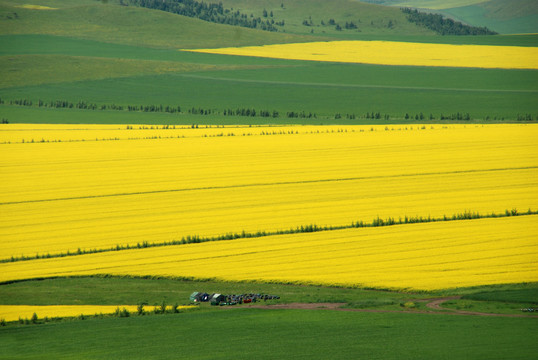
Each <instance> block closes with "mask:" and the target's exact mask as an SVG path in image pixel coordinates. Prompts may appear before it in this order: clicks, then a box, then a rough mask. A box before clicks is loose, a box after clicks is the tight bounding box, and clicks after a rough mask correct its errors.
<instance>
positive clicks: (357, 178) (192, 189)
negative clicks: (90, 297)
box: [0, 166, 538, 206]
mask: <svg viewBox="0 0 538 360" xmlns="http://www.w3.org/2000/svg"><path fill="white" fill-rule="evenodd" d="M529 169H538V166H526V167H513V168H499V169H476V170H474V169H473V170H455V171H445V172H426V173H414V174H395V175H380V176H358V177H349V178H336V179H316V180H299V181H281V182H267V183H253V184H237V185H226V186H207V187H192V188H180V189H165V190H149V191H137V192H127V193H115V194H101V195H87V196H73V197H65V198H55V199H35V200H23V201H9V202H3V203H0V206H2V205H13V204H27V203H38V202H48V201H66V200H82V199H95V198H107V197H115V196H133V195H147V194H161V193H172V192H183V191H201V190H221V189H238V188H249V187H258V186H275V185H294V184H312V183H326V182H338V181H357V180H372V179H394V178H402V177H413V176H435V175H450V174H469V173H487V172H498V171H514V170H529Z"/></svg>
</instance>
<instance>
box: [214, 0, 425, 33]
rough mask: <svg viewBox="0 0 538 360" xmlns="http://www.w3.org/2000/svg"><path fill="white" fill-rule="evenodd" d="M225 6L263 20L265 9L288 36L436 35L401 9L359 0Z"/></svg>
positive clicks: (272, 0) (230, 1)
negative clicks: (289, 34) (290, 34)
mask: <svg viewBox="0 0 538 360" xmlns="http://www.w3.org/2000/svg"><path fill="white" fill-rule="evenodd" d="M222 3H223V5H224V6H225V7H228V8H233V9H238V10H240V11H241V12H244V13H247V14H251V13H252V14H253V15H254V16H262V17H263V15H264V10H265V11H266V12H267V14H268V17H269V18H270V17H271V13H272V14H273V18H274V20H275V21H284V23H285V25H284V27H283V28H284V31H286V32H287V33H294V34H309V33H313V34H315V35H320V34H321V35H329V36H333V37H334V36H336V37H343V38H353V37H356V36H358V35H360V34H397V35H433V34H434V33H433V32H432V31H430V30H428V29H425V28H422V27H419V26H417V25H415V24H412V23H410V22H409V21H407V19H406V17H405V14H403V13H402V12H401V11H400V10H399V9H396V8H391V7H386V6H379V5H373V4H366V3H363V2H358V1H355V0H334V1H325V0H294V1H285V0H223V1H222ZM331 19H332V20H333V21H331ZM346 23H347V26H346ZM337 25H339V27H340V28H341V29H340V30H339V29H337ZM355 26H356V27H355Z"/></svg>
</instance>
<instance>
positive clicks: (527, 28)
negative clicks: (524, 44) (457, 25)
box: [443, 0, 538, 34]
mask: <svg viewBox="0 0 538 360" xmlns="http://www.w3.org/2000/svg"><path fill="white" fill-rule="evenodd" d="M443 12H444V13H446V14H449V15H451V16H453V17H454V18H457V19H460V20H461V21H464V22H466V23H468V24H472V25H475V26H487V27H488V28H490V29H493V30H495V31H497V32H499V33H501V34H524V33H537V32H538V2H536V1H534V0H491V1H487V2H483V3H480V4H475V5H469V6H462V7H454V8H449V9H444V10H443Z"/></svg>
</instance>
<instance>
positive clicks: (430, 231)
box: [0, 125, 538, 289]
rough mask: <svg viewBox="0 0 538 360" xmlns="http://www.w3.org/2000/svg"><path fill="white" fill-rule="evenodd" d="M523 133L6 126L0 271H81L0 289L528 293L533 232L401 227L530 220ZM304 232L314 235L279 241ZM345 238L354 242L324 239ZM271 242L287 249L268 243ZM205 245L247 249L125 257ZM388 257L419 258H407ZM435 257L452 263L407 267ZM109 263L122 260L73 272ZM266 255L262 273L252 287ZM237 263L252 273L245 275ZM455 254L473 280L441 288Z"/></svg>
mask: <svg viewBox="0 0 538 360" xmlns="http://www.w3.org/2000/svg"><path fill="white" fill-rule="evenodd" d="M536 132H537V127H536V126H535V125H490V126H482V125H450V126H441V125H428V126H424V125H420V126H410V125H409V126H406V125H396V126H341V127H338V126H332V127H323V126H288V127H276V126H272V127H271V126H263V127H207V128H204V127H201V128H200V127H199V128H192V127H190V128H187V127H179V126H178V127H177V128H173V127H172V128H170V127H168V128H167V129H166V128H164V129H163V128H162V127H161V128H157V127H154V128H153V129H151V127H150V126H147V127H145V129H144V128H141V127H140V126H139V127H138V128H137V127H136V126H133V129H131V127H130V126H129V129H127V128H126V127H123V126H122V127H118V126H103V125H100V126H89V125H83V126H73V125H65V126H61V127H51V126H46V125H42V126H34V125H27V126H20V125H6V126H5V127H4V128H3V131H2V134H1V139H2V141H3V142H4V143H3V144H1V145H0V146H2V147H4V149H5V150H4V151H5V153H6V154H8V156H6V157H4V158H3V160H2V168H3V174H4V176H5V183H4V186H3V188H2V194H1V196H2V200H3V201H2V203H1V204H0V207H1V208H2V212H3V216H2V220H1V226H0V228H1V236H2V238H3V240H4V241H3V242H2V244H1V248H0V254H1V256H0V258H1V259H3V260H5V261H8V260H10V259H11V258H13V259H14V260H17V259H19V258H20V257H24V258H35V257H36V256H37V257H49V256H52V257H56V256H64V255H66V254H68V253H69V254H79V255H77V256H75V257H68V258H55V259H49V260H43V259H41V260H30V261H22V262H14V263H4V264H1V265H0V268H2V270H3V271H2V278H1V280H2V281H9V280H16V279H29V278H36V277H52V276H66V275H87V274H107V273H110V274H121V275H162V276H176V277H182V276H187V277H194V278H209V277H219V278H222V279H225V280H265V281H284V282H288V281H289V282H307V283H308V282H309V283H321V284H339V285H347V286H369V287H390V288H415V289H432V288H436V289H439V288H446V287H451V286H456V285H458V284H459V285H462V284H466V285H480V284H489V283H506V282H521V281H535V280H536V279H537V273H536V269H535V268H534V267H533V265H532V257H533V256H535V255H536V254H535V252H536V249H535V247H534V246H535V244H533V240H532V237H533V234H534V233H535V230H533V226H534V225H535V224H536V220H535V216H529V215H524V216H522V217H521V218H519V217H517V218H515V217H509V218H505V219H496V218H490V219H482V220H465V221H446V222H445V221H443V222H435V223H429V224H416V225H411V224H405V223H407V222H416V221H418V219H421V220H420V221H428V222H429V221H432V219H433V220H451V219H452V217H453V216H455V217H454V219H455V220H457V219H460V218H466V217H465V216H464V215H462V214H465V213H467V214H469V215H468V216H470V214H472V213H477V214H479V215H478V216H476V217H481V216H488V217H489V216H498V215H502V216H505V213H506V212H507V211H508V214H511V215H513V214H518V213H526V212H528V210H536V209H537V208H538V198H537V197H536V196H535V195H534V194H537V193H538V192H537V191H536V188H537V186H538V183H537V182H536V179H537V176H536V175H537V173H536V171H537V168H538V166H537V165H538V153H537V152H536V148H535V146H534V139H535V137H536V135H537V134H536ZM32 140H33V142H32ZM515 209H517V210H515ZM513 211H515V212H513ZM458 214H459V215H458ZM491 214H494V215H491ZM470 217H472V216H470ZM376 219H380V220H383V221H385V222H386V223H388V224H389V225H390V224H391V221H392V222H402V223H404V224H402V225H397V226H391V227H387V228H379V227H374V228H359V227H362V226H366V225H374V226H377V225H380V224H379V223H376V221H378V220H376ZM391 219H392V220H391ZM413 219H415V220H413ZM378 222H379V221H378ZM359 224H360V225H359ZM308 226H310V230H305V229H307V228H308ZM313 226H315V227H316V228H315V229H314V230H317V229H318V227H319V229H320V230H326V231H321V232H316V233H315V234H295V235H293V234H292V233H294V232H303V231H305V232H308V231H311V230H312V227H313ZM301 227H303V228H302V229H301ZM305 227H306V228H305ZM346 227H348V228H351V227H357V228H352V229H348V230H339V231H336V230H335V228H346ZM469 227H470V228H469ZM282 231H284V232H286V233H288V235H278V236H269V235H275V234H278V233H281V232H282ZM470 233H476V234H477V235H474V236H473V237H472V239H469V234H470ZM481 233H482V235H479V234H481ZM226 234H230V237H226ZM233 234H236V235H233ZM507 234H512V236H510V237H506V235H507ZM267 236H269V237H267ZM447 236H448V238H449V239H451V240H450V242H449V243H443V241H445V239H446V237H447ZM211 237H213V238H215V240H217V239H221V238H222V239H226V238H234V237H243V238H244V239H243V240H241V241H239V240H234V241H233V242H231V243H228V242H223V243H212V244H205V245H203V246H202V245H196V244H191V245H180V246H164V247H158V248H152V249H142V250H132V251H126V250H125V249H128V248H132V247H135V248H146V247H151V246H155V245H159V246H161V245H174V244H180V243H192V242H199V241H205V240H209V238H211ZM251 237H254V238H255V239H252V238H251ZM338 239H341V240H338ZM458 239H459V240H458ZM469 240H470V242H469ZM514 240H515V241H518V242H520V243H518V244H517V246H516V245H509V244H511V241H514ZM280 242H282V245H278V244H279V243H280ZM334 242H335V243H334ZM438 242H439V243H438ZM305 243H306V244H309V245H314V244H316V245H315V246H314V248H313V249H312V250H308V249H309V248H308V247H306V248H305V247H304V246H305ZM331 243H333V244H332V245H330V244H331ZM421 243H429V245H428V246H427V247H424V246H421V245H419V244H421ZM492 243H493V244H495V246H492ZM375 244H377V245H375ZM392 244H395V245H394V246H393V245H392ZM396 244H400V245H396ZM441 244H444V245H441ZM462 244H465V247H464V248H465V250H463V251H462V250H461V249H462V248H461V247H460V246H462ZM374 245H375V246H374ZM415 245H417V246H418V248H414V246H415ZM214 246H216V247H217V248H215V249H216V250H214V248H213V247H214ZM221 246H225V247H230V249H231V250H226V248H222V249H221V248H220V247H221ZM235 246H240V247H241V248H242V249H243V248H244V249H245V250H241V251H238V249H235ZM272 246H277V248H276V249H274V248H272ZM281 246H284V248H281ZM325 246H327V247H328V248H326V249H325V250H322V249H324V247H325ZM330 246H332V247H334V246H335V247H334V248H332V247H331V248H330V249H332V250H329V247H330ZM372 246H374V248H373V249H370V247H372ZM401 246H403V247H404V248H405V247H407V246H410V247H411V248H410V250H409V251H413V252H417V253H416V254H415V255H414V256H412V257H411V258H407V257H406V256H403V255H402V254H405V252H402V248H401ZM447 246H448V248H447V249H446V250H450V252H451V253H454V254H457V255H454V256H455V257H454V258H453V259H452V258H450V259H449V258H448V257H450V255H449V253H446V254H445V256H446V257H447V258H446V259H445V260H444V261H440V260H439V256H441V258H443V255H440V254H434V255H433V257H431V258H430V259H429V260H426V263H424V264H423V263H415V262H414V261H415V260H417V259H422V258H425V259H428V256H429V255H427V254H431V251H433V249H435V248H443V249H444V247H447ZM250 247H253V248H252V249H251V248H250ZM202 249H206V250H202ZM254 249H256V250H254ZM262 249H265V250H262ZM277 249H278V250H279V251H283V253H281V254H280V253H278V252H275V251H276V250H277ZM369 249H370V250H369ZM476 249H481V250H480V251H476ZM110 250H121V251H119V252H116V251H115V252H112V253H106V254H95V255H85V256H81V255H82V254H84V253H90V252H101V251H110ZM236 250H237V251H236ZM320 250H321V251H320ZM191 251H202V253H203V254H205V255H202V257H203V258H206V260H205V261H207V263H204V264H205V265H203V264H191V263H190V261H194V262H196V261H198V260H196V259H197V258H200V255H196V256H191V255H192V254H191V253H190V252H191ZM310 251H312V252H313V253H312V254H311V255H309V256H306V257H305V258H304V259H302V258H301V257H298V255H297V254H303V253H308V252H310ZM392 251H394V256H396V257H395V258H393V260H394V261H393V262H391V265H390V266H389V267H384V266H383V265H382V264H383V262H382V261H381V262H380V261H379V257H380V256H381V257H383V256H385V255H386V256H388V257H389V258H391V259H392V257H391V256H392V255H390V254H391V253H392ZM223 252H229V256H232V255H234V254H235V255H234V256H238V258H237V259H235V258H233V256H232V257H226V258H224V259H223V261H225V263H223V264H221V266H218V267H219V268H222V269H225V270H223V271H219V273H218V274H215V273H214V271H213V268H212V267H211V266H209V264H210V263H215V264H218V263H219V262H218V261H220V260H216V259H213V256H214V255H213V254H222V253H223ZM266 252H269V253H270V254H273V256H272V257H271V258H272V259H273V260H271V261H272V262H270V264H271V265H270V266H267V268H266V272H260V271H258V270H256V268H257V264H258V263H259V262H260V261H262V259H266V260H267V261H269V260H268V259H269V258H268V254H267V253H266ZM423 252H424V253H423ZM486 252H487V254H488V255H487V256H486V255H485V254H486ZM244 253H249V254H252V255H251V256H252V257H251V258H250V257H249V258H247V259H243V260H245V261H246V263H244V264H242V263H241V258H242V256H243V255H241V254H244ZM315 253H318V254H320V256H322V258H320V259H317V260H316V258H315V256H314V254H315ZM338 253H341V254H342V255H343V256H344V257H343V258H342V256H339V255H338V256H337V255H335V254H338ZM464 253H467V254H469V256H470V257H469V258H467V261H468V262H469V264H471V263H473V264H476V266H477V267H479V268H480V269H481V270H480V271H478V272H476V271H477V270H478V268H475V267H474V265H473V266H472V267H470V268H469V267H462V268H458V267H457V266H456V268H451V269H452V270H451V271H455V273H456V274H458V275H457V276H453V277H451V276H446V272H445V273H443V271H447V270H448V268H447V266H448V265H442V264H443V263H445V262H446V263H450V264H452V265H456V264H460V262H457V261H456V260H459V261H462V260H463V259H464V257H463V255H462V254H464ZM327 254H332V255H335V256H334V257H333V256H332V255H331V256H330V257H329V258H331V259H332V260H331V261H329V259H326V258H325V256H326V255H327ZM368 254H369V255H368ZM398 254H400V255H402V256H403V257H402V258H400V257H399V256H400V255H398ZM362 256H367V257H366V258H364V259H362ZM368 256H371V257H372V258H371V259H370V258H369V257H368ZM217 258H218V256H217ZM489 258H491V259H492V260H491V261H492V262H488V261H489V260H486V259H489ZM136 259H139V260H136ZM358 259H362V260H358ZM480 259H482V260H480ZM140 261H142V262H140ZM484 261H485V262H484ZM303 262H305V263H303ZM247 263H250V264H252V265H251V266H250V267H249V270H244V271H238V269H239V268H242V269H245V267H246V266H247V265H246V264H247ZM314 263H315V264H316V265H315V266H314V265H308V264H314ZM164 264H167V265H164ZM284 264H286V265H284ZM323 264H325V265H323ZM345 264H348V265H349V266H347V265H345ZM351 264H362V265H360V267H358V268H357V267H356V266H358V265H354V266H351ZM373 264H378V265H379V266H380V267H376V266H373ZM436 264H437V265H436ZM439 264H441V265H439ZM486 265H487V266H486ZM312 266H313V268H311V267H312ZM363 266H365V267H363ZM391 266H396V268H394V269H393V268H392V267H391ZM414 266H417V270H416V271H411V269H412V268H413V267H414ZM488 266H491V268H490V267H488ZM506 266H509V268H510V271H509V272H507V271H499V270H498V269H499V268H503V267H506ZM520 266H521V267H520ZM314 268H316V269H318V270H316V271H314V270H313V269H314ZM404 268H405V269H408V270H409V271H408V272H407V275H406V272H402V269H404ZM195 269H199V270H200V271H196V270H195ZM279 269H280V270H279ZM300 269H304V270H301V271H299V270H300ZM307 269H308V270H307ZM366 269H370V270H371V271H373V273H369V272H368V271H366ZM420 269H428V271H424V272H422V271H421V270H420ZM488 269H489V270H488ZM459 271H463V273H460V272H459ZM500 273H503V275H502V276H501V275H500ZM234 274H235V275H234ZM357 274H362V275H361V276H359V275H357ZM420 274H422V276H420ZM436 274H437V275H436Z"/></svg>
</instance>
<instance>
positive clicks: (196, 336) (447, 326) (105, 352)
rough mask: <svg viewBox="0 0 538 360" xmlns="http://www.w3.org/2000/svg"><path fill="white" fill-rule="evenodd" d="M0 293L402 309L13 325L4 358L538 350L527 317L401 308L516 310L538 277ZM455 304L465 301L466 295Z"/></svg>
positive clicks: (483, 355) (44, 284)
mask: <svg viewBox="0 0 538 360" xmlns="http://www.w3.org/2000/svg"><path fill="white" fill-rule="evenodd" d="M0 290H1V291H0V304H20V303H24V304H28V303H31V304H39V305H47V304H96V303H99V304H118V303H122V304H127V303H140V302H146V303H148V304H149V306H147V307H146V309H147V310H149V311H151V309H152V306H151V305H153V304H161V303H162V301H165V302H166V303H170V304H171V303H174V302H177V303H180V304H181V303H187V302H188V301H187V299H188V296H189V294H190V293H191V292H193V291H197V290H200V291H207V292H209V293H212V292H216V291H218V292H221V293H248V292H254V293H269V294H275V295H280V296H281V298H282V299H281V300H273V301H269V302H267V303H279V302H280V303H294V302H323V303H325V302H339V303H342V302H343V303H348V306H346V307H347V308H352V309H369V310H392V311H401V310H407V312H379V313H372V312H353V311H336V310H324V309H318V310H315V309H314V310H293V309H285V310H284V309H281V310H279V309H273V310H267V309H252V308H247V307H246V306H241V305H237V306H235V307H226V308H223V307H211V306H209V305H207V304H204V305H203V306H200V308H199V309H197V310H193V311H187V312H183V313H180V314H168V315H146V316H143V317H141V316H136V315H133V316H131V317H129V318H112V317H105V318H104V319H100V318H91V317H90V318H86V320H79V319H64V320H63V321H53V322H50V323H45V324H38V325H19V324H16V323H15V324H8V325H7V326H5V327H0V346H1V347H2V351H3V356H5V357H7V358H10V359H19V358H20V359H23V358H24V359H26V358H57V359H58V358H72V357H73V356H75V357H77V358H80V359H96V358H114V359H123V358H125V359H127V358H129V359H133V358H134V359H139V358H140V359H141V358H160V359H162V358H178V357H179V358H189V359H190V358H194V357H196V358H202V359H205V358H207V359H218V358H222V359H225V358H226V359H227V358H230V357H236V358H249V357H256V358H262V359H265V358H267V359H269V358H275V357H279V358H299V359H302V358H315V359H318V358H319V359H326V358H332V359H344V358H369V359H429V358H439V357H440V355H441V354H449V353H450V357H451V358H452V357H455V358H468V359H502V358H511V359H528V358H532V356H533V354H534V353H535V352H536V351H537V350H538V347H537V346H538V345H537V342H536V340H537V339H538V337H537V335H536V331H535V330H536V319H534V318H510V317H478V316H464V315H449V314H443V313H442V312H439V313H437V314H432V313H420V312H419V311H421V310H424V309H425V308H424V306H419V307H417V308H415V312H413V311H414V310H410V311H411V312H409V310H408V309H406V308H404V307H402V306H401V305H400V304H402V303H404V302H408V301H410V299H412V300H414V301H417V299H426V298H431V297H435V296H447V295H454V294H461V293H467V295H466V297H469V296H474V295H476V296H482V295H481V294H484V293H488V294H490V295H489V296H488V297H487V299H484V300H482V301H475V302H477V303H482V305H481V306H478V307H475V308H474V309H473V310H474V311H477V310H478V311H479V310H484V309H488V308H490V307H491V305H490V303H491V302H492V300H494V301H498V300H499V298H503V299H504V300H505V301H508V303H505V307H507V306H509V305H515V306H517V307H521V306H523V304H524V302H525V301H527V303H526V304H528V301H530V300H531V299H532V301H536V294H537V290H538V287H537V285H536V284H521V285H505V286H495V287H480V288H469V289H455V290H451V291H444V292H438V293H421V294H412V293H397V292H386V291H374V290H361V289H347V288H329V287H316V286H297V285H279V284H251V283H219V282H193V281H184V280H171V279H140V278H92V277H82V278H58V279H48V280H42V281H25V282H19V283H12V284H4V285H0ZM472 294H474V295H472ZM492 294H497V295H492ZM507 294H510V295H509V298H507ZM458 301H459V302H460V304H461V306H460V307H463V308H465V306H466V305H468V301H469V300H457V301H456V303H457V302H458ZM417 304H418V303H417ZM495 304H497V303H495ZM497 312H501V313H502V311H497ZM504 312H506V309H505V311H504ZM133 344H137V345H136V346H133Z"/></svg>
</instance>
